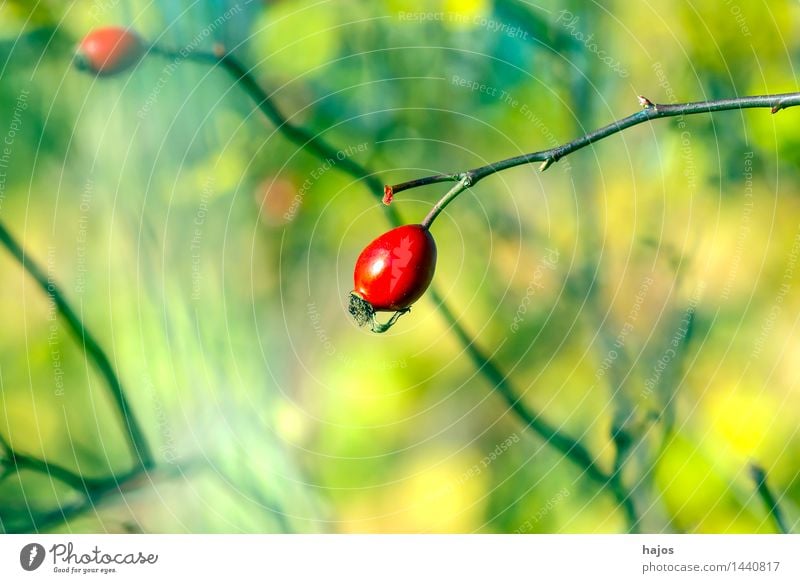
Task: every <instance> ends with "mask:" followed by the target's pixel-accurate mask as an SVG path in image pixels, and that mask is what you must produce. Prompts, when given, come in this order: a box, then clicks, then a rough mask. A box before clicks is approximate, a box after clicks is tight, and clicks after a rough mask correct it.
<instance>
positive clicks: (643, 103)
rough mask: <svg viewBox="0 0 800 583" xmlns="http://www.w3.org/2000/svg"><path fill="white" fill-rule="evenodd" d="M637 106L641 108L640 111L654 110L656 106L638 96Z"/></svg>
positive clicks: (642, 96) (643, 97)
mask: <svg viewBox="0 0 800 583" xmlns="http://www.w3.org/2000/svg"><path fill="white" fill-rule="evenodd" d="M639 105H641V106H642V109H651V108H654V107H655V106H656V105H655V103H653V102H652V101H650V100H649V99H647V97H645V96H644V95H639Z"/></svg>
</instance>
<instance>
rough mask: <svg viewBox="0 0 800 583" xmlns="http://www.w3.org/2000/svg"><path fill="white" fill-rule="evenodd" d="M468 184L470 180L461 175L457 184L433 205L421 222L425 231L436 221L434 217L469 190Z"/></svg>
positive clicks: (467, 176) (466, 176)
mask: <svg viewBox="0 0 800 583" xmlns="http://www.w3.org/2000/svg"><path fill="white" fill-rule="evenodd" d="M470 184H472V180H471V179H470V177H469V175H467V174H464V175H462V176H461V177H460V179H459V181H458V184H456V185H455V186H454V187H453V188H451V189H450V190H449V191H447V194H445V195H444V196H443V197H442V198H440V199H439V201H438V202H437V203H436V204H435V205H433V208H432V209H431V211H430V212H429V213H428V215H427V216H426V217H425V218H424V219H423V220H422V223H421V224H422V226H423V227H425V228H426V229H429V228H430V226H431V224H432V223H433V221H435V220H436V217H438V216H439V214H440V213H441V212H442V211H443V210H444V207H446V206H447V205H448V204H450V203H451V202H453V201H454V200H455V199H456V197H457V196H458V195H459V194H461V193H462V192H464V191H465V190H466V189H467V188H469V186H470Z"/></svg>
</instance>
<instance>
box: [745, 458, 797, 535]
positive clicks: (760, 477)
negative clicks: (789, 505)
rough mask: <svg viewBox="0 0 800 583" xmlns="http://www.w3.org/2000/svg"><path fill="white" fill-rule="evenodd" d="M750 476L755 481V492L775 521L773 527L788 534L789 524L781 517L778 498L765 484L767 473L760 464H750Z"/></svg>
mask: <svg viewBox="0 0 800 583" xmlns="http://www.w3.org/2000/svg"><path fill="white" fill-rule="evenodd" d="M750 476H751V477H752V479H753V482H755V485H756V492H757V493H758V495H759V497H760V498H761V500H762V501H763V502H764V506H766V507H767V512H768V513H769V515H770V517H772V520H773V521H774V522H775V527H776V528H777V529H778V532H780V533H782V534H789V532H790V530H789V526H788V525H787V524H786V520H785V519H784V517H783V512H782V511H781V507H780V505H779V504H778V499H777V498H775V494H773V493H772V490H770V487H769V485H768V484H767V473H766V472H765V471H764V469H763V468H762V467H761V466H758V465H756V464H752V465H751V466H750Z"/></svg>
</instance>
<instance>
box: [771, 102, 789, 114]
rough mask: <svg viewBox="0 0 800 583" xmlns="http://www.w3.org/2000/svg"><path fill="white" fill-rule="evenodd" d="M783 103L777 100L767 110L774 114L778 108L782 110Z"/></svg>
mask: <svg viewBox="0 0 800 583" xmlns="http://www.w3.org/2000/svg"><path fill="white" fill-rule="evenodd" d="M785 105H786V103H785V102H784V101H779V102H778V103H776V104H775V105H773V106H772V109H770V110H769V112H770V113H771V114H773V115H774V114H776V113H778V112H779V111H780V110H782V109H783V108H784V106H785Z"/></svg>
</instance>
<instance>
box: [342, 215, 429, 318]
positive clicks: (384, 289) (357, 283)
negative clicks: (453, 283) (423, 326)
mask: <svg viewBox="0 0 800 583" xmlns="http://www.w3.org/2000/svg"><path fill="white" fill-rule="evenodd" d="M435 269H436V243H435V242H434V240H433V236H431V234H430V231H428V229H427V228H426V227H423V226H422V225H404V226H402V227H397V228H396V229H392V230H391V231H388V232H387V233H384V234H383V235H381V236H380V237H378V238H377V239H375V240H374V241H373V242H372V243H370V244H369V245H367V247H366V248H365V249H364V250H363V251H362V252H361V255H359V257H358V260H357V261H356V268H355V272H354V274H353V281H354V289H353V291H352V292H351V294H350V313H351V314H352V315H353V317H354V318H355V319H356V321H357V322H358V324H359V325H361V326H363V325H364V324H366V323H368V322H371V323H372V329H373V331H375V332H384V331H386V330H388V329H389V327H390V326H391V325H392V324H394V322H395V321H396V320H397V318H398V317H399V316H400V315H402V314H404V313H406V312H407V311H408V310H409V309H410V307H411V304H413V303H414V302H415V301H417V300H418V299H419V297H420V296H421V295H422V294H423V293H425V290H426V289H428V286H429V285H430V283H431V280H432V279H433V272H434V270H435ZM392 311H394V312H396V313H395V315H394V316H393V317H392V318H391V319H390V320H389V322H388V323H387V324H379V323H378V322H377V321H376V320H375V312H392Z"/></svg>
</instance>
